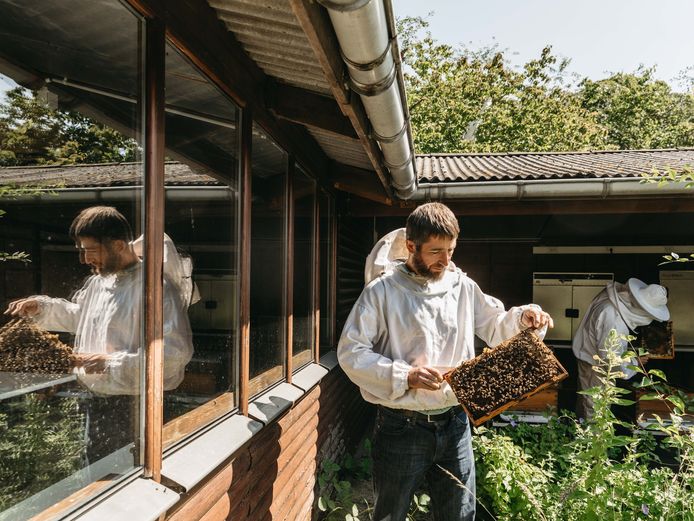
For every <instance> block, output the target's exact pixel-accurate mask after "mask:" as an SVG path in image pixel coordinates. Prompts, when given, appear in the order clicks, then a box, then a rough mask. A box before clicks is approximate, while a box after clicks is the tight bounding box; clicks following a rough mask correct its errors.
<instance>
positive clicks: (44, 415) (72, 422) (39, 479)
mask: <svg viewBox="0 0 694 521" xmlns="http://www.w3.org/2000/svg"><path fill="white" fill-rule="evenodd" d="M84 448H85V441H84V419H83V415H82V414H81V413H80V412H79V409H78V405H77V400H76V399H74V398H56V397H47V396H44V395H36V394H30V395H26V396H23V397H21V398H19V399H14V400H7V401H3V402H2V404H1V409H0V512H1V511H3V510H6V509H7V508H9V507H11V506H12V505H14V504H16V503H19V502H20V501H23V500H24V499H26V498H28V497H30V496H32V495H33V494H36V493H37V492H40V491H41V490H44V489H46V488H47V487H49V486H50V485H52V484H54V483H56V482H58V481H60V480H62V479H64V478H66V477H68V476H70V475H71V474H73V473H74V472H76V471H77V470H79V469H80V468H82V466H83V457H84Z"/></svg>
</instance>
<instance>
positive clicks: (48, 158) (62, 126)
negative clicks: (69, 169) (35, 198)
mask: <svg viewBox="0 0 694 521" xmlns="http://www.w3.org/2000/svg"><path fill="white" fill-rule="evenodd" d="M5 96H6V98H5V99H4V100H3V101H2V102H0V166H23V165H36V164H74V163H113V162H116V163H117V162H122V161H134V160H135V159H136V154H137V143H136V142H135V141H134V140H132V139H129V138H126V137H125V136H123V135H122V134H120V133H119V132H118V131H116V130H114V129H112V128H109V127H107V126H104V125H102V124H100V123H97V122H95V121H93V120H91V119H89V118H87V117H85V116H83V115H81V114H78V113H77V112H71V111H64V110H53V109H51V108H50V107H48V105H46V104H45V103H43V102H42V101H41V99H40V98H39V97H38V96H37V95H36V94H35V93H32V92H30V91H27V90H26V89H23V88H21V87H18V88H15V89H12V90H10V91H8V92H7V93H6V95H5Z"/></svg>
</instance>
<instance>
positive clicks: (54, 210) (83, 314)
mask: <svg viewBox="0 0 694 521" xmlns="http://www.w3.org/2000/svg"><path fill="white" fill-rule="evenodd" d="M0 12H1V13H2V16H1V17H0V55H1V56H0V72H2V73H3V74H4V76H0V185H2V186H3V187H7V186H14V187H15V188H16V189H15V190H14V191H13V193H12V194H11V196H9V197H2V198H0V208H1V209H2V210H4V211H5V212H6V213H5V214H4V216H3V219H2V220H1V221H0V252H22V253H23V254H25V255H26V258H25V259H24V261H23V260H21V257H22V255H18V256H15V260H5V261H4V262H0V304H1V305H2V306H3V310H4V309H5V308H7V306H8V304H9V303H12V302H15V304H13V305H12V307H11V309H12V310H13V311H16V312H17V313H19V314H21V315H22V316H23V317H26V318H22V319H21V320H20V319H19V318H18V317H10V316H8V315H0V317H2V318H0V326H1V329H0V440H1V443H0V462H2V463H1V464H0V512H1V513H0V517H4V518H6V519H25V518H28V517H31V516H32V515H34V514H36V513H38V512H40V511H42V510H44V509H45V508H47V507H49V506H52V505H54V504H55V503H58V502H60V501H61V500H62V499H64V498H66V497H67V496H69V495H71V494H72V493H74V492H75V491H77V490H79V489H81V488H83V487H85V486H87V485H89V484H90V483H93V482H98V484H96V485H94V486H93V488H94V491H97V490H100V489H102V488H103V487H104V486H105V485H106V484H107V483H108V482H110V481H113V480H114V479H117V478H118V477H119V476H122V475H123V474H124V473H127V472H129V471H130V470H132V469H133V468H134V467H135V466H137V465H139V464H140V460H141V457H140V456H141V450H140V448H141V444H140V441H141V439H140V432H141V421H140V417H141V415H140V398H141V396H140V395H141V381H142V374H141V371H140V368H141V367H142V360H143V357H142V354H143V349H142V345H143V334H142V333H143V322H144V321H143V311H142V301H143V299H142V294H143V274H142V263H141V261H140V258H139V257H138V255H137V252H136V250H135V246H134V244H133V242H132V241H133V239H135V238H137V237H138V236H140V235H141V233H142V224H141V223H142V222H143V215H142V208H141V201H142V185H143V182H142V181H143V167H142V162H141V147H140V142H141V136H142V129H141V121H140V114H141V112H142V108H141V103H140V99H141V97H140V92H141V84H140V78H141V77H142V76H141V74H140V71H139V70H138V67H139V64H140V61H141V60H140V56H141V49H142V44H141V41H140V38H141V35H142V34H143V26H142V23H141V21H140V20H139V19H138V18H137V17H135V16H134V15H133V14H132V13H131V12H130V11H129V10H128V9H126V8H125V7H123V5H122V4H121V3H119V2H118V1H115V0H113V1H108V0H102V1H100V2H85V1H79V0H60V1H59V2H58V1H50V0H40V1H39V0H27V1H23V2H15V1H9V0H0ZM28 89H36V90H34V91H30V90H28ZM17 187H19V188H17ZM3 193H4V194H5V195H7V194H6V192H3ZM104 207H111V208H104ZM87 209H89V210H88V211H87V212H86V213H81V212H83V211H84V210H87ZM78 215H80V216H81V217H80V218H79V219H77V220H75V218H76V217H77V216H78ZM73 220H74V221H73ZM73 222H74V223H75V225H76V232H77V233H76V236H75V237H72V236H71V234H70V233H69V229H70V227H71V224H73ZM76 247H77V248H78V249H76ZM17 257H18V258H19V260H17ZM37 295H38V296H39V297H36V296H37ZM31 296H33V297H31ZM27 297H31V299H30V300H29V301H23V302H22V303H21V304H19V303H17V301H18V300H19V299H24V298H27ZM29 317H31V318H29ZM10 320H11V321H10ZM8 321H9V322H8ZM49 332H50V333H49ZM82 499H85V498H82ZM72 504H76V502H73V503H72Z"/></svg>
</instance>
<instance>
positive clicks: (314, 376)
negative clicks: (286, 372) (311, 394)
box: [292, 364, 329, 393]
mask: <svg viewBox="0 0 694 521" xmlns="http://www.w3.org/2000/svg"><path fill="white" fill-rule="evenodd" d="M328 373H329V371H328V370H327V369H326V368H325V367H322V366H320V365H318V364H310V365H307V366H306V367H304V368H303V369H301V370H299V371H297V372H296V373H295V374H294V376H292V385H295V386H297V387H298V388H299V389H301V390H302V391H304V392H305V393H306V392H308V391H310V390H311V389H312V388H313V387H315V386H316V385H318V383H319V382H320V381H321V380H322V379H323V377H324V376H325V375H327V374H328Z"/></svg>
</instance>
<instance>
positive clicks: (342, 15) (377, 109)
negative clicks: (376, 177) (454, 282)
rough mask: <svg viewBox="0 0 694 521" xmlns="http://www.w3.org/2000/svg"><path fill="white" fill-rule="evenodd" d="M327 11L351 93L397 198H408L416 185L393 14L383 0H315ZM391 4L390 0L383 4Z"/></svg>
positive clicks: (412, 150)
mask: <svg viewBox="0 0 694 521" xmlns="http://www.w3.org/2000/svg"><path fill="white" fill-rule="evenodd" d="M318 1H319V3H320V4H321V5H322V6H323V7H325V8H326V9H327V10H328V15H329V16H330V21H331V22H332V25H333V28H334V29H335V34H336V35H337V40H338V42H339V44H340V52H341V54H342V59H343V61H344V62H345V64H346V65H347V70H348V73H349V77H350V81H349V86H350V88H351V89H352V90H353V91H354V92H356V93H357V94H358V95H359V97H360V99H361V101H362V103H363V105H364V110H365V111H366V115H367V116H368V118H369V121H370V123H371V137H373V139H375V140H376V141H377V142H378V144H379V146H380V148H381V151H382V153H383V164H384V166H385V167H386V168H387V169H388V171H389V172H390V176H391V183H392V185H393V188H394V189H395V192H396V193H397V195H398V197H401V198H403V199H408V198H409V197H411V196H412V195H413V194H414V192H415V190H416V189H417V178H416V175H415V165H414V148H413V146H412V138H411V134H410V132H409V130H410V129H409V120H408V118H407V117H406V108H405V107H406V104H405V103H404V100H405V97H404V96H405V95H404V92H402V91H401V88H402V87H401V85H402V82H401V81H399V76H400V75H401V74H402V71H401V69H400V60H399V57H395V56H394V49H395V48H397V45H394V42H395V35H394V34H390V33H391V32H393V31H392V27H394V25H393V22H392V19H391V18H392V13H391V12H389V11H388V10H387V9H386V8H385V7H384V4H383V0H318ZM388 5H390V4H388Z"/></svg>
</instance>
